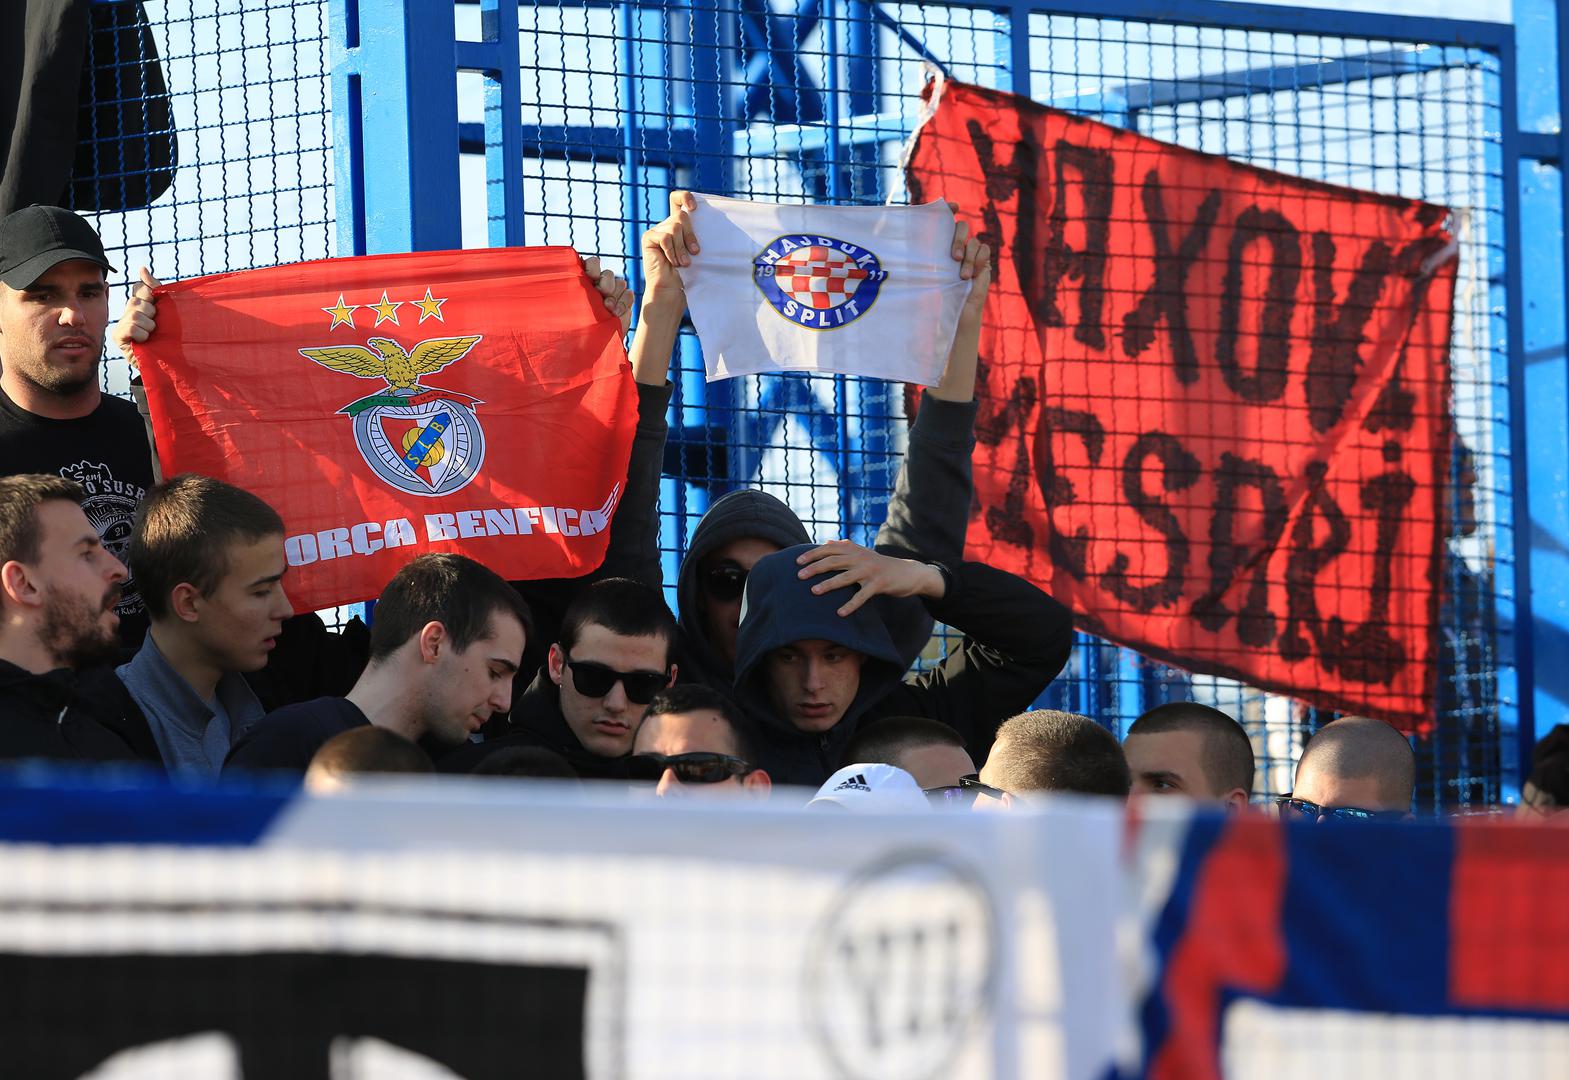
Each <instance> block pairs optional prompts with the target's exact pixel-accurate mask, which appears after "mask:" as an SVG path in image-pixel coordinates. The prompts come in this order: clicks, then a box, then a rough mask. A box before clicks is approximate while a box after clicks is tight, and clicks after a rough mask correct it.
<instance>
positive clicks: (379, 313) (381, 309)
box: [370, 289, 404, 326]
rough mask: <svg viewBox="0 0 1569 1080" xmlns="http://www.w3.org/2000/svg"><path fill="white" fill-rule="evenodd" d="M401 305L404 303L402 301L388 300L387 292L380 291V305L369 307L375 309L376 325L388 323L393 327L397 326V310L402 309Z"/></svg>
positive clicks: (384, 290)
mask: <svg viewBox="0 0 1569 1080" xmlns="http://www.w3.org/2000/svg"><path fill="white" fill-rule="evenodd" d="M403 304H404V301H402V300H388V299H387V290H386V289H383V290H381V303H379V304H372V305H370V306H371V307H373V308H375V309H376V325H377V326H380V325H381V324H382V323H384V322H390V323H392V325H393V326H397V325H398V309H399V308H400V307H402V306H403Z"/></svg>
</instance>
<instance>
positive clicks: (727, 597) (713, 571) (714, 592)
mask: <svg viewBox="0 0 1569 1080" xmlns="http://www.w3.org/2000/svg"><path fill="white" fill-rule="evenodd" d="M747 573H748V571H746V570H743V569H741V567H739V566H737V565H736V564H735V563H733V562H722V563H719V564H718V565H716V566H710V567H709V568H708V569H707V570H704V571H703V591H704V592H706V593H707V594H708V596H709V598H710V599H713V600H718V601H719V602H720V603H722V604H728V603H730V602H731V601H734V600H739V599H741V594H742V593H743V592H745V591H746V575H747Z"/></svg>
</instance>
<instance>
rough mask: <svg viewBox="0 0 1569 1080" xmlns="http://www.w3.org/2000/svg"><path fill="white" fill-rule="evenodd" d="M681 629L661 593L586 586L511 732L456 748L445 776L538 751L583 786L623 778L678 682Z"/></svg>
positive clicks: (641, 587)
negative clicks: (666, 692)
mask: <svg viewBox="0 0 1569 1080" xmlns="http://www.w3.org/2000/svg"><path fill="white" fill-rule="evenodd" d="M675 634H676V624H675V617H674V616H673V615H671V613H670V608H669V607H668V606H667V605H666V604H665V598H664V596H663V595H662V594H661V592H660V590H659V589H656V588H654V587H652V586H650V585H645V584H644V583H642V582H640V581H633V580H631V579H629V578H608V579H606V580H604V581H596V582H594V583H593V584H592V585H589V586H587V587H585V588H583V589H582V590H581V591H580V592H579V593H578V595H577V597H576V598H575V599H574V600H573V601H572V603H571V604H570V605H569V606H568V607H567V610H566V614H565V615H564V616H563V618H562V620H561V630H560V632H559V634H558V636H557V640H556V641H555V642H553V643H552V644H551V646H550V651H549V653H548V655H547V657H546V662H545V664H544V666H543V667H542V668H541V669H540V671H539V674H538V675H537V676H536V677H535V679H534V681H533V682H532V683H531V684H530V685H529V687H528V689H527V690H526V691H524V693H523V694H522V695H521V696H520V697H518V698H517V699H516V701H515V702H514V704H513V706H512V715H511V717H510V719H509V722H508V727H507V734H505V735H503V736H501V737H500V738H496V739H487V740H486V741H485V742H483V743H480V744H478V745H475V746H465V747H461V748H459V749H458V750H457V751H456V752H455V753H453V754H449V755H448V756H447V757H445V758H443V759H442V760H441V762H440V765H441V769H442V771H443V772H469V771H471V770H473V769H475V768H476V767H477V766H478V765H479V764H480V762H482V761H483V760H485V758H487V757H489V756H490V755H492V754H496V753H500V752H503V751H505V750H507V749H509V748H512V747H517V746H541V747H544V748H546V749H548V750H553V751H555V752H556V753H558V754H560V755H561V756H562V757H564V758H566V760H567V762H568V763H569V764H570V765H571V766H572V768H573V769H575V770H576V771H577V773H578V775H579V776H582V777H584V778H586V779H625V778H626V757H627V755H628V754H630V753H631V752H632V740H633V739H634V738H635V737H636V736H637V730H638V725H639V724H640V723H642V720H643V713H644V710H646V709H647V708H648V703H649V701H650V700H651V699H652V698H653V696H654V693H655V691H657V690H660V689H662V688H663V687H666V686H669V685H670V684H671V682H672V681H674V679H675V668H674V667H673V666H672V664H671V662H670V661H671V653H672V651H673V649H674V646H675Z"/></svg>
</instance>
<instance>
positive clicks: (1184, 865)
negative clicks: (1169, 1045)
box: [1135, 809, 1228, 1075]
mask: <svg viewBox="0 0 1569 1080" xmlns="http://www.w3.org/2000/svg"><path fill="white" fill-rule="evenodd" d="M1227 821H1228V818H1227V817H1226V816H1225V815H1223V814H1220V813H1217V812H1214V811H1210V810H1205V809H1201V810H1198V811H1197V812H1195V813H1194V815H1193V817H1192V818H1191V819H1190V821H1189V823H1188V828H1187V835H1186V836H1185V837H1184V839H1183V842H1182V855H1181V859H1180V861H1179V863H1178V865H1177V873H1176V877H1175V879H1174V880H1173V881H1172V883H1171V893H1170V895H1169V896H1168V897H1167V899H1166V905H1165V907H1164V908H1163V909H1162V910H1161V913H1160V917H1159V918H1158V919H1157V921H1156V923H1155V926H1154V928H1153V932H1152V937H1153V939H1154V940H1153V942H1152V944H1153V945H1154V946H1155V954H1156V955H1157V956H1158V957H1159V958H1160V962H1159V970H1160V971H1161V972H1164V971H1165V970H1166V965H1167V963H1168V962H1170V960H1171V954H1172V952H1173V950H1175V949H1176V947H1177V943H1178V942H1179V941H1181V939H1182V935H1183V932H1184V931H1186V930H1187V926H1188V916H1189V915H1190V914H1191V913H1192V907H1193V898H1194V897H1193V894H1194V887H1195V885H1196V884H1197V882H1198V877H1199V874H1200V872H1202V870H1203V868H1204V862H1205V860H1206V859H1208V858H1209V855H1210V852H1211V851H1213V850H1214V849H1215V845H1216V843H1217V842H1218V841H1219V840H1220V836H1221V833H1222V832H1224V831H1225V828H1226V824H1227ZM1158 979H1159V976H1158V975H1157V980H1158ZM1148 993H1149V996H1148V997H1147V998H1145V999H1144V1001H1143V1003H1142V1005H1141V1007H1140V1010H1139V1018H1140V1021H1141V1022H1142V1028H1143V1033H1144V1060H1143V1061H1141V1062H1140V1063H1139V1068H1140V1071H1139V1072H1138V1073H1136V1074H1135V1075H1142V1071H1143V1069H1145V1068H1147V1067H1148V1066H1149V1058H1150V1057H1151V1056H1152V1055H1153V1054H1154V1053H1155V1051H1156V1050H1157V1049H1158V1048H1159V1047H1161V1046H1162V1045H1164V1044H1165V1041H1166V1038H1167V1036H1168V1035H1169V1034H1170V1032H1171V1010H1170V1006H1169V1005H1168V1003H1167V1001H1166V995H1165V988H1164V987H1163V986H1161V985H1160V983H1159V982H1158V981H1157V982H1156V984H1155V985H1154V986H1151V987H1149V988H1148Z"/></svg>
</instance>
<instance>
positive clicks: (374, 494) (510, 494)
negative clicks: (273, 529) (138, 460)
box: [136, 247, 637, 610]
mask: <svg viewBox="0 0 1569 1080" xmlns="http://www.w3.org/2000/svg"><path fill="white" fill-rule="evenodd" d="M136 355H137V359H138V362H139V363H140V365H141V369H142V375H143V378H144V380H145V383H146V387H147V400H148V405H149V407H150V409H151V412H152V420H153V432H154V437H155V438H156V440H157V444H158V457H159V460H160V462H161V464H162V466H163V473H164V475H165V476H173V475H174V474H176V473H181V472H197V473H203V474H205V475H208V476H213V477H217V478H218V479H220V480H225V481H228V482H229V483H231V484H235V485H237V486H239V487H242V488H245V489H247V490H249V491H252V492H254V493H255V494H257V495H259V496H260V497H261V498H263V499H265V500H266V501H267V502H269V503H270V504H272V506H273V507H274V508H275V509H276V510H277V511H278V512H279V513H280V514H281V515H282V516H283V520H284V525H285V528H286V541H285V550H286V552H287V555H288V561H289V567H290V569H289V573H288V576H287V577H285V579H284V584H285V586H286V588H287V590H288V593H289V597H290V600H291V601H292V602H293V604H294V606H295V607H296V608H297V609H300V610H313V609H320V608H324V607H330V606H333V605H335V604H344V603H352V602H355V601H359V600H366V599H370V598H372V597H375V596H376V595H378V594H379V593H380V592H381V589H382V586H384V585H385V584H386V583H387V580H388V579H389V578H390V577H391V576H392V575H393V574H394V573H396V572H397V570H398V569H399V568H400V567H401V566H403V565H404V563H406V562H407V561H408V560H409V559H410V558H412V557H413V556H414V555H417V554H420V553H422V552H427V551H454V552H458V553H460V554H463V555H467V556H469V557H471V558H474V559H477V560H479V561H480V562H483V563H485V564H486V565H487V566H489V567H491V568H492V569H494V570H495V571H496V572H497V573H499V574H501V575H502V576H503V577H506V578H508V579H511V580H523V579H530V578H539V577H559V576H575V575H578V574H582V573H586V572H587V571H589V570H592V569H593V568H594V567H596V566H598V565H599V563H600V562H601V560H602V559H603V558H604V554H605V546H606V543H607V539H608V537H607V534H606V529H607V526H608V524H609V521H610V516H611V513H612V512H613V510H614V508H615V504H616V499H617V497H618V495H619V494H620V491H621V488H622V486H623V485H624V484H625V482H626V472H627V459H628V457H629V456H630V454H631V447H632V435H633V431H634V429H635V428H636V410H637V393H636V388H635V387H634V385H633V383H632V378H631V370H630V368H629V366H628V364H627V359H626V351H625V349H624V347H623V345H622V332H621V326H620V324H619V323H618V322H617V320H616V319H615V317H614V316H613V315H611V314H610V313H609V312H608V311H607V310H606V309H605V307H604V305H603V303H602V302H601V300H600V297H599V295H598V293H597V292H596V291H595V290H594V288H593V286H592V285H591V283H590V282H589V281H588V279H587V278H586V277H585V276H584V275H583V271H582V268H581V266H580V265H579V262H578V257H577V254H576V253H575V252H574V251H572V250H571V249H570V248H564V247H556V248H530V249H497V250H489V251H445V252H422V253H415V254H408V255H377V256H371V257H366V258H356V259H328V260H324V261H321V262H310V263H300V264H297V265H292V266H280V267H275V268H272V269H267V270H251V271H246V272H243V273H233V274H216V275H213V276H211V277H204V278H195V279H193V280H189V281H182V282H179V283H177V284H174V285H170V286H167V287H165V288H163V289H161V290H159V293H158V330H157V332H156V333H155V334H154V335H153V336H152V338H151V339H149V340H148V341H147V343H146V344H144V345H140V346H138V347H137V348H136Z"/></svg>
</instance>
